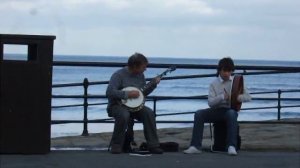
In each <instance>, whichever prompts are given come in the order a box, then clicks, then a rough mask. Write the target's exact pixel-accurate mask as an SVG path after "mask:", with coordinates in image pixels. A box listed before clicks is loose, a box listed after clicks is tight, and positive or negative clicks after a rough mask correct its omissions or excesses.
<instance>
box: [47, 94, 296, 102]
mask: <svg viewBox="0 0 300 168" xmlns="http://www.w3.org/2000/svg"><path fill="white" fill-rule="evenodd" d="M86 97H87V98H107V97H106V96H105V95H88V96H84V95H52V98H86ZM152 99H156V100H174V99H207V95H200V96H180V97H179V96H148V97H147V100H152ZM252 100H278V98H272V97H266V98H263V97H253V98H252ZM280 100H283V101H300V98H280Z"/></svg>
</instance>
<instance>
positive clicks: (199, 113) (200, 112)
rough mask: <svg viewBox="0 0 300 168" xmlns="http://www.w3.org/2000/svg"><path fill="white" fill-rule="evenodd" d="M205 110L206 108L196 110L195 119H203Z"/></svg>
mask: <svg viewBox="0 0 300 168" xmlns="http://www.w3.org/2000/svg"><path fill="white" fill-rule="evenodd" d="M206 111H207V109H204V110H198V111H196V112H195V114H194V119H195V120H201V119H203V118H204V115H205V112H206Z"/></svg>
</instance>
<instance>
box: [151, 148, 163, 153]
mask: <svg viewBox="0 0 300 168" xmlns="http://www.w3.org/2000/svg"><path fill="white" fill-rule="evenodd" d="M149 152H150V153H152V154H163V153H164V151H163V150H162V149H160V148H159V147H155V148H150V149H149Z"/></svg>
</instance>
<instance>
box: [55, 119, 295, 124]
mask: <svg viewBox="0 0 300 168" xmlns="http://www.w3.org/2000/svg"><path fill="white" fill-rule="evenodd" d="M83 122H84V121H81V120H52V122H51V124H69V123H83ZM87 122H88V123H114V120H101V121H99V120H88V121H87ZM238 122H239V123H241V124H300V122H299V121H284V120H280V121H278V120H276V121H238ZM135 123H141V122H139V121H135ZM156 123H159V124H175V123H181V124H188V123H191V124H192V123H194V121H187V120H157V121H156Z"/></svg>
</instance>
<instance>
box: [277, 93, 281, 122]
mask: <svg viewBox="0 0 300 168" xmlns="http://www.w3.org/2000/svg"><path fill="white" fill-rule="evenodd" d="M277 108H278V112H277V120H278V121H279V120H280V116H281V112H280V110H281V90H280V89H279V90H278V106H277Z"/></svg>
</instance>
